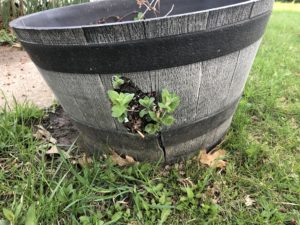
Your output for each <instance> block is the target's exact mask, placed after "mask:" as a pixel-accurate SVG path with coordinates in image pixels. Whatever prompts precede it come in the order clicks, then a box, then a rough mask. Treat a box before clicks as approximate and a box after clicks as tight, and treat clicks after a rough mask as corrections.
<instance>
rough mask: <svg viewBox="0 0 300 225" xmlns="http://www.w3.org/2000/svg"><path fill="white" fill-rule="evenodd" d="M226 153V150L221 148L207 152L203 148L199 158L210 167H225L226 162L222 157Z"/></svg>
mask: <svg viewBox="0 0 300 225" xmlns="http://www.w3.org/2000/svg"><path fill="white" fill-rule="evenodd" d="M225 155H226V151H225V150H223V149H219V150H217V151H214V152H209V153H207V152H206V150H201V151H200V153H199V156H198V160H199V161H200V162H201V163H202V164H204V165H208V166H209V167H214V168H220V169H225V167H226V162H225V161H224V160H222V158H223V157H224V156H225Z"/></svg>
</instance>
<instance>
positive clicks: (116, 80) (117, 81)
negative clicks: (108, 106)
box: [112, 75, 125, 90]
mask: <svg viewBox="0 0 300 225" xmlns="http://www.w3.org/2000/svg"><path fill="white" fill-rule="evenodd" d="M124 83H125V81H124V80H123V79H122V78H121V77H120V76H119V75H116V76H113V78H112V85H113V88H114V89H115V90H116V89H120V87H121V85H123V84H124Z"/></svg>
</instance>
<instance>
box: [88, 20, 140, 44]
mask: <svg viewBox="0 0 300 225" xmlns="http://www.w3.org/2000/svg"><path fill="white" fill-rule="evenodd" d="M84 33H85V37H86V40H87V43H89V44H102V43H114V42H125V41H134V40H140V39H145V29H144V25H143V23H142V22H141V23H126V24H120V25H111V26H99V27H91V28H84Z"/></svg>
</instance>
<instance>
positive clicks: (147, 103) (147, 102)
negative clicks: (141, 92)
mask: <svg viewBox="0 0 300 225" xmlns="http://www.w3.org/2000/svg"><path fill="white" fill-rule="evenodd" d="M154 101H155V99H154V98H153V97H151V98H149V97H148V96H146V97H144V98H143V99H140V100H139V103H140V104H141V105H142V106H144V107H145V108H144V109H143V110H141V111H140V113H139V115H140V117H141V118H143V117H144V116H145V115H147V114H149V112H150V111H151V110H153V106H154Z"/></svg>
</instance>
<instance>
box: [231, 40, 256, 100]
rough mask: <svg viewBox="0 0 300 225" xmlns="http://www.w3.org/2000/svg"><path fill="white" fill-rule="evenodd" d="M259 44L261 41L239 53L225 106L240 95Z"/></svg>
mask: <svg viewBox="0 0 300 225" xmlns="http://www.w3.org/2000/svg"><path fill="white" fill-rule="evenodd" d="M260 42H261V40H259V41H257V42H255V43H254V44H252V45H250V46H248V47H247V48H244V49H242V50H241V51H240V54H239V58H238V62H237V66H236V69H235V72H234V75H233V77H232V80H231V84H230V87H229V88H228V94H227V99H226V104H230V103H231V102H232V101H234V100H235V99H237V98H238V97H240V96H241V95H242V92H243V90H244V87H245V83H246V81H247V78H248V75H249V72H250V70H251V67H252V64H253V61H254V59H255V56H256V53H257V50H258V47H259V44H260Z"/></svg>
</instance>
